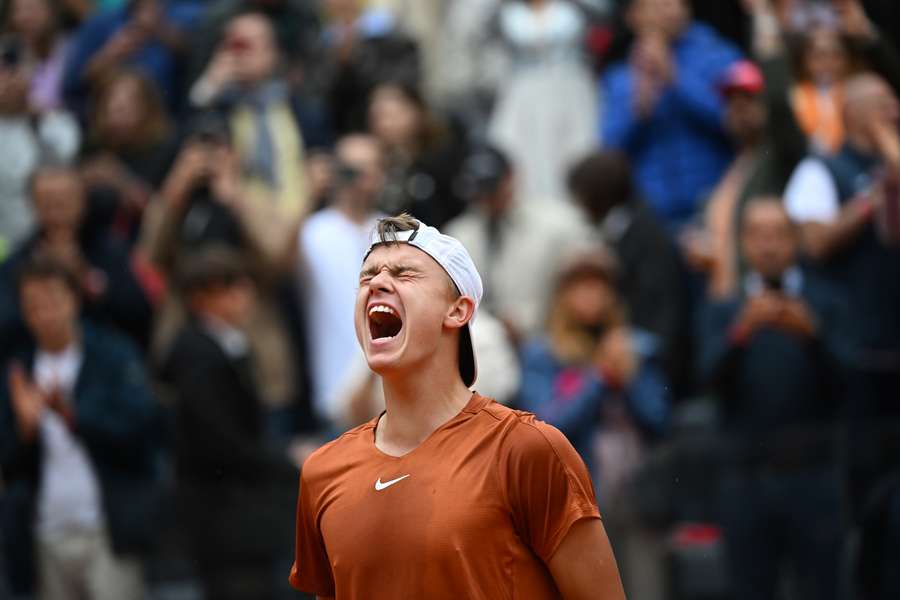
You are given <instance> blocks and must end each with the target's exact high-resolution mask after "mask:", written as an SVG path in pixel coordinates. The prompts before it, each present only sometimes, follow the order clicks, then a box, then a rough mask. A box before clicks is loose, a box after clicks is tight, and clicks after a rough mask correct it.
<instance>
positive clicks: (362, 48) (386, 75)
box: [317, 0, 422, 133]
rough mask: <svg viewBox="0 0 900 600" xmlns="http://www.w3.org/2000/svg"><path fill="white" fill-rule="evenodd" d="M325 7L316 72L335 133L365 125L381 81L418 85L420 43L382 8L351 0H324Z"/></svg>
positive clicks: (363, 127)
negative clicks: (321, 55)
mask: <svg viewBox="0 0 900 600" xmlns="http://www.w3.org/2000/svg"><path fill="white" fill-rule="evenodd" d="M324 7H325V14H326V17H327V19H328V21H327V27H326V28H325V31H324V32H323V36H322V48H321V52H322V53H323V55H324V56H323V63H322V65H321V68H320V70H319V73H318V74H317V75H318V78H319V79H320V80H321V85H323V86H324V88H325V94H326V99H327V104H328V106H329V109H330V111H331V116H332V121H333V123H334V126H335V129H336V131H338V132H339V133H348V132H352V131H361V130H365V129H366V127H367V123H368V119H369V115H368V114H367V111H368V106H369V98H370V96H371V95H372V91H373V90H374V89H375V88H376V87H377V86H378V85H379V84H382V83H385V82H400V84H401V85H402V86H406V87H409V88H412V89H417V88H418V86H419V84H420V82H421V79H422V75H421V66H420V64H419V48H418V46H417V45H416V43H415V41H414V40H412V39H411V38H410V37H409V36H408V35H406V34H405V33H404V32H402V31H400V30H399V29H398V27H397V22H396V19H395V18H394V16H393V15H392V14H391V13H390V11H387V10H385V9H384V8H380V7H377V6H369V7H366V6H365V3H361V2H356V1H355V0H326V1H325V2H324Z"/></svg>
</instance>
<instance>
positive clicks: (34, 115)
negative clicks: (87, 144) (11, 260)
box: [0, 37, 81, 261]
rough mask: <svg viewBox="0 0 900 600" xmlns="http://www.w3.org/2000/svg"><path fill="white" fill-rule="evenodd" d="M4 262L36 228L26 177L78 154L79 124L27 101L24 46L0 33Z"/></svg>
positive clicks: (0, 243) (0, 253)
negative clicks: (44, 166)
mask: <svg viewBox="0 0 900 600" xmlns="http://www.w3.org/2000/svg"><path fill="white" fill-rule="evenodd" d="M0 55H2V60H0V139H2V140H3V144H2V145H0V261H2V260H3V259H4V258H6V257H7V256H8V254H9V252H10V251H12V249H13V248H15V247H16V246H18V245H19V244H20V243H22V241H23V240H24V239H26V238H27V237H28V236H29V235H30V234H31V233H32V230H33V228H34V219H33V215H32V212H31V210H30V209H29V207H28V199H27V193H28V192H27V189H26V188H27V187H28V180H29V178H30V177H31V175H32V173H33V172H34V171H35V169H36V168H37V167H38V165H39V164H41V163H44V162H53V163H61V164H65V163H67V162H69V161H71V160H72V159H73V158H74V156H75V154H76V153H77V152H78V146H79V144H80V140H81V134H80V131H79V128H78V124H77V123H76V122H75V121H74V120H73V119H72V117H71V116H69V115H68V114H67V113H65V112H63V111H47V112H44V111H41V110H39V109H38V108H37V107H33V106H32V105H31V104H30V103H29V99H28V94H29V91H28V90H29V81H30V77H31V75H30V73H29V69H28V66H27V64H26V63H25V56H24V55H23V52H22V46H21V44H20V43H19V42H18V41H17V40H16V39H15V38H9V37H0Z"/></svg>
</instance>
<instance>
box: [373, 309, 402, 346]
mask: <svg viewBox="0 0 900 600" xmlns="http://www.w3.org/2000/svg"><path fill="white" fill-rule="evenodd" d="M402 328H403V321H401V320H400V317H399V316H398V315H397V313H396V312H395V311H394V309H392V308H391V307H390V306H385V305H384V304H376V305H374V306H372V307H371V308H369V333H370V334H371V335H372V339H373V340H381V339H390V338H392V337H394V336H396V335H397V334H398V333H400V330H401V329H402Z"/></svg>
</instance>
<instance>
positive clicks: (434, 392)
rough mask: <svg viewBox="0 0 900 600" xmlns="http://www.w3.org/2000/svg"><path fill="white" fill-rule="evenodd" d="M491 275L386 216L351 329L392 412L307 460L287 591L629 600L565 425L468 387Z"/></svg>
mask: <svg viewBox="0 0 900 600" xmlns="http://www.w3.org/2000/svg"><path fill="white" fill-rule="evenodd" d="M481 296H482V283H481V277H480V276H479V274H478V271H477V270H476V268H475V265H474V263H473V262H472V259H471V257H470V256H469V253H468V252H467V251H466V250H465V248H464V247H463V245H462V244H461V243H460V242H459V241H458V240H456V239H455V238H452V237H450V236H447V235H443V234H441V233H440V232H439V231H438V230H437V229H435V228H434V227H428V226H426V225H425V224H423V223H420V222H419V221H417V220H415V219H413V218H412V217H409V216H407V215H401V216H400V217H392V218H387V219H382V220H380V221H379V223H378V226H377V228H376V231H375V232H374V233H373V237H372V244H371V246H370V248H369V251H368V253H367V254H366V258H365V259H364V262H363V265H362V270H361V273H360V278H359V290H358V292H357V296H356V308H355V325H356V334H357V338H358V340H359V343H360V346H361V347H362V349H363V352H364V353H365V356H366V360H367V361H368V364H369V367H370V368H371V369H372V370H373V371H375V372H376V373H378V374H379V375H381V376H382V379H383V382H384V396H385V407H386V410H385V412H384V413H382V414H381V415H380V416H378V417H376V418H374V419H372V420H371V421H369V422H368V423H365V424H363V425H361V426H359V427H356V428H355V429H352V430H350V431H348V432H347V433H345V434H344V435H342V436H341V437H339V438H338V439H336V440H334V441H333V442H331V443H329V444H326V445H325V446H323V447H322V448H320V449H319V450H317V451H316V452H315V453H313V454H312V455H311V456H310V457H309V459H308V460H307V461H306V463H305V464H304V465H303V470H302V474H301V482H300V497H299V500H298V505H297V545H296V557H295V561H294V565H293V568H292V569H291V574H290V582H291V584H292V585H293V586H294V587H295V588H297V589H299V590H302V591H305V592H309V593H313V594H316V596H318V598H320V599H326V598H335V599H337V600H355V599H360V600H361V599H365V600H381V599H384V600H388V599H390V600H393V599H396V598H428V599H429V600H457V599H460V598H483V599H494V598H516V599H519V600H545V599H546V600H550V599H556V598H564V599H565V600H588V599H591V600H593V599H596V598H602V599H603V600H624V598H625V595H624V593H623V591H622V584H621V581H620V578H619V573H618V569H617V568H616V561H615V558H614V557H613V554H612V550H611V549H610V545H609V540H608V539H607V536H606V533H605V531H604V528H603V525H602V523H601V521H600V514H599V511H598V509H597V504H596V500H595V498H594V491H593V486H592V483H591V478H590V475H589V474H588V471H587V468H586V467H585V465H584V462H582V460H581V459H580V458H579V456H578V453H577V452H576V451H575V449H574V448H573V447H572V445H571V444H570V443H569V442H568V441H567V440H566V438H565V437H564V436H563V434H562V433H560V432H559V430H557V429H555V428H553V427H551V426H550V425H547V424H546V423H544V422H542V421H539V420H537V419H536V418H535V416H534V415H533V414H531V413H525V412H520V411H514V410H511V409H509V408H505V407H503V406H501V405H499V404H497V403H496V402H494V401H493V400H490V399H488V398H485V397H483V396H481V395H479V394H478V393H477V392H473V391H471V389H470V388H471V387H472V386H473V385H474V383H475V380H476V377H477V368H476V360H475V354H474V351H473V346H472V335H471V332H470V327H469V323H470V322H471V320H472V319H473V318H474V316H475V312H476V310H477V308H478V303H479V302H480V300H481Z"/></svg>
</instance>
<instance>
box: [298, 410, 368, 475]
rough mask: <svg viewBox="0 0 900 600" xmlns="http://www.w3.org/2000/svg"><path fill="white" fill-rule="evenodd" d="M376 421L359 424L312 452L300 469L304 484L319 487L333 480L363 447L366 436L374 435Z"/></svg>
mask: <svg viewBox="0 0 900 600" xmlns="http://www.w3.org/2000/svg"><path fill="white" fill-rule="evenodd" d="M374 423H375V420H374V419H373V420H371V421H367V422H366V423H363V424H362V425H358V426H357V427H354V428H353V429H350V430H349V431H346V432H344V433H342V434H341V435H340V436H338V437H337V438H336V439H334V440H332V441H330V442H328V443H326V444H323V445H322V446H321V447H319V448H318V449H317V450H316V451H315V452H313V453H312V454H310V455H309V458H307V459H306V462H304V463H303V468H302V469H301V471H300V479H301V481H302V482H303V484H304V485H311V486H314V487H318V486H319V485H321V484H322V483H323V482H326V481H333V480H334V476H335V475H336V474H337V473H340V472H343V471H344V470H346V468H347V466H348V463H349V462H351V461H353V460H354V458H355V455H356V454H357V453H358V452H359V451H360V450H362V449H363V446H364V445H365V442H366V438H365V436H366V435H372V428H373V426H374Z"/></svg>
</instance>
